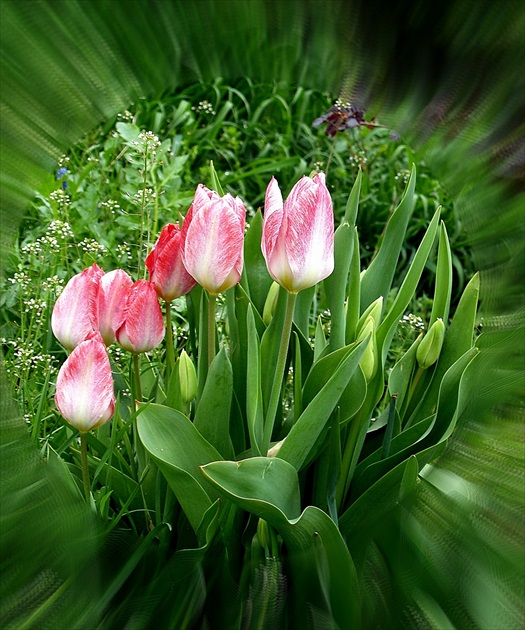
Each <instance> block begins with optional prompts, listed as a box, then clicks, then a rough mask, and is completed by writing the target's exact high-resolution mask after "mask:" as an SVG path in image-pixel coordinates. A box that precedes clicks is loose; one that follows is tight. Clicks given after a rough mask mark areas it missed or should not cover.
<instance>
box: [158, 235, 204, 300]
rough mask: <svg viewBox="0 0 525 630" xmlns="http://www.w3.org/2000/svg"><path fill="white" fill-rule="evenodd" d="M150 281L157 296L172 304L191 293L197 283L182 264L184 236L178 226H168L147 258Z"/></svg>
mask: <svg viewBox="0 0 525 630" xmlns="http://www.w3.org/2000/svg"><path fill="white" fill-rule="evenodd" d="M146 267H147V268H148V270H149V273H150V280H151V282H153V284H154V285H155V290H156V291H157V295H158V296H159V297H161V298H162V299H163V300H165V301H166V302H171V301H172V300H174V299H175V298H178V297H180V296H181V295H186V293H189V292H190V291H191V290H192V289H193V287H194V286H195V284H196V282H195V280H194V278H192V276H190V274H189V273H188V272H187V271H186V267H184V265H183V263H182V235H181V230H180V228H179V226H178V225H177V224H174V223H169V224H168V225H166V226H165V227H164V228H163V230H162V232H161V233H160V236H159V238H158V240H157V242H156V243H155V246H154V247H153V249H152V250H151V252H150V253H149V255H148V257H147V258H146Z"/></svg>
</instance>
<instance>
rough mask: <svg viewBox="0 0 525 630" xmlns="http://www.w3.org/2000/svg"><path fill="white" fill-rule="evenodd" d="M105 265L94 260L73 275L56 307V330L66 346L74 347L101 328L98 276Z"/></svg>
mask: <svg viewBox="0 0 525 630" xmlns="http://www.w3.org/2000/svg"><path fill="white" fill-rule="evenodd" d="M103 275H104V272H103V271H102V269H101V268H100V267H99V266H98V265H96V264H93V265H92V266H91V267H89V268H88V269H84V271H82V272H81V273H78V274H76V275H75V276H73V277H72V278H71V279H70V280H69V282H68V283H67V284H66V286H65V287H64V290H63V291H62V293H61V294H60V296H59V298H58V300H57V301H56V303H55V306H54V308H53V313H52V315H51V328H52V329H53V334H54V335H55V337H56V338H57V339H58V341H60V343H61V344H62V345H63V346H64V348H66V349H67V350H73V348H75V347H76V346H78V344H79V343H80V342H82V341H84V339H86V337H87V336H88V335H89V334H90V333H92V332H93V331H95V330H97V329H98V291H99V280H100V278H101V276H103Z"/></svg>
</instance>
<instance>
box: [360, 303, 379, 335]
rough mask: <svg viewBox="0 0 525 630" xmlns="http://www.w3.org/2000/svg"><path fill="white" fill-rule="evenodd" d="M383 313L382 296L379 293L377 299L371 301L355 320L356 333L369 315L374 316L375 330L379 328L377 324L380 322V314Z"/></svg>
mask: <svg viewBox="0 0 525 630" xmlns="http://www.w3.org/2000/svg"><path fill="white" fill-rule="evenodd" d="M382 313H383V296H382V295H380V296H379V297H378V298H377V300H375V301H374V302H372V304H370V306H369V307H368V308H367V309H366V310H365V312H364V313H363V314H362V315H361V317H360V318H359V321H358V322H357V334H358V335H359V333H360V332H361V328H362V327H363V326H364V325H365V323H366V321H367V319H368V317H369V316H371V317H373V318H374V324H375V330H377V329H378V328H379V324H380V323H381V314H382Z"/></svg>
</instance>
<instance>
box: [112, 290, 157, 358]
mask: <svg viewBox="0 0 525 630" xmlns="http://www.w3.org/2000/svg"><path fill="white" fill-rule="evenodd" d="M164 333H165V328H164V320H163V318H162V311H161V309H160V304H159V300H158V297H157V293H156V291H155V287H154V286H153V284H152V283H151V282H149V281H147V280H137V282H135V283H133V285H132V286H131V287H130V289H129V290H128V292H127V300H126V305H125V309H124V321H123V323H122V325H121V326H120V328H119V329H118V330H117V332H116V338H117V341H118V343H119V344H120V345H121V346H122V347H123V348H124V349H125V350H129V351H130V352H134V353H136V354H137V353H139V352H148V351H149V350H153V348H156V347H157V346H158V345H159V344H160V342H161V341H162V340H163V339H164Z"/></svg>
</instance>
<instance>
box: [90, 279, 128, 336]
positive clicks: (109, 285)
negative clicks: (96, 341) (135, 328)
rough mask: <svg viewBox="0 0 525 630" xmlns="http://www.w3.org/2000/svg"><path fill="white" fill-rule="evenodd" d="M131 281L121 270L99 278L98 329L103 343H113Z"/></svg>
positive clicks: (121, 318)
mask: <svg viewBox="0 0 525 630" xmlns="http://www.w3.org/2000/svg"><path fill="white" fill-rule="evenodd" d="M132 284H133V280H132V279H131V278H130V277H129V276H128V274H127V273H126V272H125V271H123V270H122V269H115V270H113V271H110V272H109V273H106V274H105V275H103V276H102V277H101V278H100V285H99V293H98V310H99V321H98V329H99V331H100V334H101V335H102V338H103V339H104V343H105V344H106V345H107V346H109V345H110V344H112V343H113V342H114V341H115V332H116V331H117V329H118V328H119V327H120V326H121V325H122V322H123V321H124V309H125V306H126V298H127V293H128V291H129V289H130V287H131V286H132Z"/></svg>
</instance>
